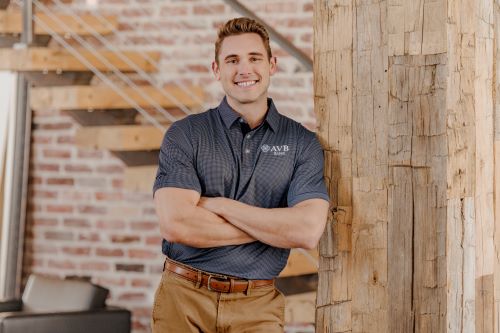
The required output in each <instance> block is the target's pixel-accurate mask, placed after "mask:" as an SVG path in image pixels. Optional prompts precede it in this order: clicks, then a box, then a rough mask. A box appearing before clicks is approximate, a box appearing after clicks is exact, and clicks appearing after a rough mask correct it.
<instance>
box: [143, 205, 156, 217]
mask: <svg viewBox="0 0 500 333" xmlns="http://www.w3.org/2000/svg"><path fill="white" fill-rule="evenodd" d="M142 213H143V214H144V215H154V216H156V209H154V208H152V207H147V208H144V209H143V210H142Z"/></svg>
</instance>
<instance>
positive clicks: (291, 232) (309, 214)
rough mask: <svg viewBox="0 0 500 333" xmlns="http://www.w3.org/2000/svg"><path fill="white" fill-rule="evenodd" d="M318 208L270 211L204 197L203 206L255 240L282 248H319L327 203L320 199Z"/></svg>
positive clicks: (290, 208) (228, 200)
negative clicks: (318, 243)
mask: <svg viewBox="0 0 500 333" xmlns="http://www.w3.org/2000/svg"><path fill="white" fill-rule="evenodd" d="M321 202H322V203H321ZM317 203H318V202H316V204H317ZM319 205H320V208H321V209H316V210H313V211H314V213H313V211H311V208H309V207H305V206H295V207H287V208H270V209H269V208H259V207H254V206H251V205H247V204H245V203H242V202H238V201H235V200H231V199H227V198H208V199H205V198H202V206H203V207H205V208H207V209H209V210H210V211H212V212H214V213H215V214H217V215H219V216H221V217H223V218H224V219H226V220H227V221H228V222H230V223H231V224H232V225H234V226H236V227H237V228H239V229H241V230H243V231H245V232H246V233H247V234H249V235H251V236H252V237H254V238H255V239H258V240H260V241H261V242H263V243H266V244H269V245H273V246H276V247H282V248H296V247H302V248H312V247H315V246H316V243H317V241H318V240H319V237H320V236H321V234H322V232H323V229H324V225H325V222H326V211H327V209H328V203H327V202H326V201H323V200H319ZM323 208H324V209H323ZM323 210H324V212H323ZM318 212H319V213H318Z"/></svg>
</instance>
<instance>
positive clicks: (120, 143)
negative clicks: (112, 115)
mask: <svg viewBox="0 0 500 333" xmlns="http://www.w3.org/2000/svg"><path fill="white" fill-rule="evenodd" d="M163 135H164V133H163V131H162V130H160V129H158V128H157V127H155V126H143V125H121V126H92V127H81V128H79V129H78V130H77V131H76V135H75V143H76V145H77V146H80V147H85V148H95V149H106V150H111V151H144V150H155V149H158V148H159V147H160V145H161V141H162V139H163Z"/></svg>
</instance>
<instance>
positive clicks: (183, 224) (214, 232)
mask: <svg viewBox="0 0 500 333" xmlns="http://www.w3.org/2000/svg"><path fill="white" fill-rule="evenodd" d="M186 213H187V214H183V216H182V218H180V219H176V220H174V221H171V223H170V225H169V226H168V228H163V229H164V230H165V229H169V230H170V232H164V233H163V234H164V237H165V236H166V239H167V240H170V241H173V242H176V243H181V244H185V245H189V246H193V247H199V248H205V247H218V246H225V245H238V244H245V243H250V242H253V241H255V239H254V238H253V237H251V236H250V235H248V234H247V233H246V232H244V231H243V230H241V229H239V228H238V227H236V226H235V225H233V224H231V223H228V222H227V221H226V220H224V219H223V218H222V217H220V216H218V215H216V214H214V213H212V212H210V211H209V210H207V209H205V208H202V207H198V206H194V207H192V208H190V209H189V211H188V212H186ZM168 238H170V239H168Z"/></svg>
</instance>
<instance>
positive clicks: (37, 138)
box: [31, 133, 52, 145]
mask: <svg viewBox="0 0 500 333" xmlns="http://www.w3.org/2000/svg"><path fill="white" fill-rule="evenodd" d="M31 142H32V143H35V144H37V145H43V144H49V143H52V137H50V136H45V135H40V134H37V133H33V135H32V136H31Z"/></svg>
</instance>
